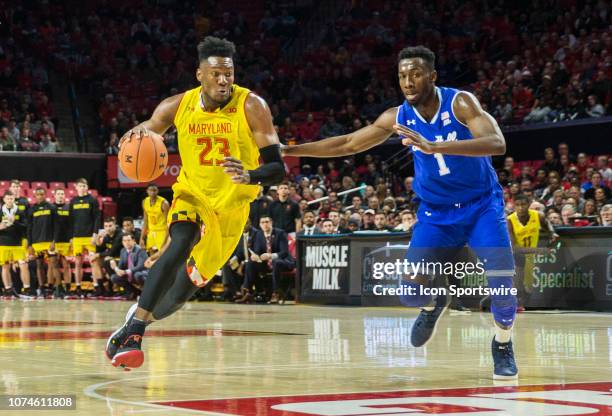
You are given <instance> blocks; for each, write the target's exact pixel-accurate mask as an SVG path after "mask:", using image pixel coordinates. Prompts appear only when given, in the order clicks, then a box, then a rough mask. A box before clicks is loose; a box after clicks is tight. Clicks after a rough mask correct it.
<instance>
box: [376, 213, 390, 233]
mask: <svg viewBox="0 0 612 416" xmlns="http://www.w3.org/2000/svg"><path fill="white" fill-rule="evenodd" d="M372 231H390V230H389V227H388V226H387V216H386V215H385V213H384V212H380V211H379V212H377V213H376V214H375V215H374V228H373V230H372Z"/></svg>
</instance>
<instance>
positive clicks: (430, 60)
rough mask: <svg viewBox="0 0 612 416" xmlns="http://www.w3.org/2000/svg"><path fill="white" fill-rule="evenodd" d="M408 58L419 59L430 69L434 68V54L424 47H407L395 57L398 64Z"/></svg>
mask: <svg viewBox="0 0 612 416" xmlns="http://www.w3.org/2000/svg"><path fill="white" fill-rule="evenodd" d="M410 58H421V59H422V60H424V61H425V62H427V64H428V65H429V66H430V67H431V69H434V68H435V67H436V54H435V53H433V51H432V50H431V49H429V48H428V47H426V46H423V45H418V46H408V47H406V48H404V49H402V50H401V51H400V52H399V54H398V55H397V62H398V63H399V62H400V61H401V60H403V59H410Z"/></svg>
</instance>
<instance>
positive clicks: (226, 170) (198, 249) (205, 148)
mask: <svg viewBox="0 0 612 416" xmlns="http://www.w3.org/2000/svg"><path fill="white" fill-rule="evenodd" d="M234 53H235V47H234V44H233V43H231V42H229V41H227V40H225V39H219V38H215V37H210V36H209V37H207V38H205V39H204V41H203V42H201V43H200V44H199V45H198V55H199V62H200V64H199V66H198V68H197V70H196V78H197V79H198V81H199V82H200V84H201V85H200V86H199V87H198V88H194V89H192V90H189V91H186V92H184V93H182V94H178V95H175V96H173V97H169V98H167V99H165V100H164V101H162V102H161V103H160V104H159V105H158V106H157V108H156V109H155V111H154V112H153V115H152V116H151V118H150V119H149V120H147V121H145V122H144V123H141V124H140V125H138V126H136V127H135V128H134V129H133V130H131V131H129V132H128V133H126V135H124V137H123V138H122V139H121V140H122V142H121V143H123V141H125V140H139V139H140V137H142V136H143V135H152V134H163V133H164V132H165V131H166V130H167V129H168V128H169V127H170V126H171V125H172V124H174V125H175V126H176V128H177V131H178V138H179V150H180V156H181V162H182V168H181V172H180V174H179V177H178V181H177V183H176V184H175V185H174V187H173V188H172V189H173V191H174V200H173V201H172V206H171V207H170V212H169V214H168V226H169V232H170V243H169V244H168V247H167V248H166V250H165V251H164V252H163V254H162V255H161V257H160V259H159V260H158V261H157V262H156V263H155V265H154V266H153V267H152V268H151V270H150V272H149V277H148V279H147V283H146V284H145V285H144V289H143V292H142V295H141V297H140V299H139V301H138V304H137V305H133V306H132V308H130V310H129V311H128V313H127V316H126V321H125V323H124V325H123V326H122V327H120V328H119V329H117V330H116V331H115V332H114V333H113V334H111V336H110V337H109V339H108V341H107V344H106V355H107V357H108V358H110V359H111V360H112V364H113V365H114V366H115V367H118V366H120V367H124V368H126V369H130V368H136V367H140V366H141V365H142V363H143V361H144V354H143V352H142V350H141V342H142V337H143V335H144V332H145V326H146V325H147V324H149V323H151V322H152V321H154V320H159V319H162V318H165V317H166V316H168V315H170V314H172V313H174V312H176V311H177V310H178V309H180V308H181V307H182V306H183V305H184V304H185V302H187V300H189V298H190V297H191V296H192V295H193V294H194V293H195V292H196V291H197V289H198V286H203V285H204V284H206V282H207V281H208V280H209V279H210V278H212V277H213V275H214V274H215V273H216V272H217V270H219V269H220V268H221V267H222V266H223V264H225V262H226V261H227V260H228V259H229V257H230V255H231V253H232V252H233V250H234V249H235V248H236V245H237V244H238V240H239V239H240V236H241V235H242V230H243V229H244V224H245V223H246V221H247V218H248V215H249V204H250V202H251V201H252V200H253V199H255V198H256V197H257V194H258V193H259V189H260V186H259V185H274V184H278V183H280V182H281V181H282V180H283V179H284V176H285V169H284V164H283V161H282V158H281V154H280V145H279V141H278V136H277V134H276V131H275V130H274V126H273V124H272V116H271V114H270V109H269V108H268V105H267V104H266V102H265V101H264V100H263V99H262V98H260V97H258V96H257V95H255V94H253V93H251V92H250V91H249V90H247V89H246V88H242V87H239V86H238V85H235V84H234V64H233V55H234ZM260 155H261V158H262V160H263V162H264V163H263V164H262V165H260V164H259V157H260Z"/></svg>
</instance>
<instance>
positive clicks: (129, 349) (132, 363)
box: [111, 334, 144, 371]
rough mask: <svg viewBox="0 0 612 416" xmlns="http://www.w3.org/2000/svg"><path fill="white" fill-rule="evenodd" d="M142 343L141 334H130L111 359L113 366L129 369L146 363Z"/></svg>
mask: <svg viewBox="0 0 612 416" xmlns="http://www.w3.org/2000/svg"><path fill="white" fill-rule="evenodd" d="M141 345H142V336H141V335H138V334H132V335H128V337H127V339H126V340H125V341H124V342H123V344H121V347H119V349H118V350H117V353H116V354H115V356H114V357H113V360H112V361H111V363H112V364H113V366H114V367H121V368H124V369H125V370H127V371H129V370H131V369H132V368H138V367H140V366H141V365H142V363H144V352H142V349H141Z"/></svg>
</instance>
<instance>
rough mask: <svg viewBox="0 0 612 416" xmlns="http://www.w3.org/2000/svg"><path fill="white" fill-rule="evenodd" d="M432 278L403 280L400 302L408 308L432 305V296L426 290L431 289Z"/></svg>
mask: <svg viewBox="0 0 612 416" xmlns="http://www.w3.org/2000/svg"><path fill="white" fill-rule="evenodd" d="M429 283H430V278H429V277H426V276H417V277H414V278H406V279H402V280H401V283H400V288H401V289H402V290H401V292H400V293H401V294H400V297H399V299H400V302H401V303H402V305H404V306H407V307H422V306H427V305H429V304H430V303H431V300H432V296H431V294H429V292H426V291H424V290H423V289H424V288H427V287H429V286H430V285H429Z"/></svg>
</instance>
